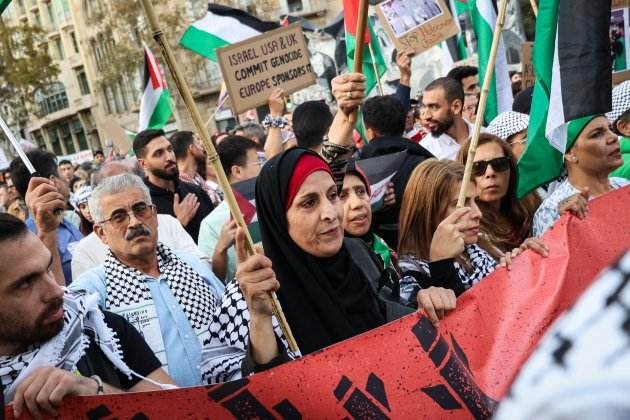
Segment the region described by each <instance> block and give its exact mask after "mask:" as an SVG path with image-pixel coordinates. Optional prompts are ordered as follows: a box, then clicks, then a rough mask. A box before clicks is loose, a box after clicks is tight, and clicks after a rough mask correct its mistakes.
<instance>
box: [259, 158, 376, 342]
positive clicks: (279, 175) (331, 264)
mask: <svg viewBox="0 0 630 420" xmlns="http://www.w3.org/2000/svg"><path fill="white" fill-rule="evenodd" d="M306 153H310V154H313V155H315V156H318V155H316V154H315V153H313V152H311V151H310V150H308V149H303V148H293V149H290V150H287V151H285V152H283V153H281V154H280V155H277V156H275V157H274V158H272V159H271V160H270V161H268V162H267V163H266V164H265V165H264V166H263V169H262V171H261V173H260V175H259V176H258V179H257V181H256V209H257V213H258V220H259V225H260V233H261V236H262V243H263V247H264V249H265V255H267V257H269V258H270V259H271V261H272V263H273V270H274V272H275V273H276V277H277V279H278V281H279V282H280V289H279V290H278V299H279V300H280V304H281V305H282V309H283V311H284V313H285V315H286V317H287V321H288V323H289V326H290V327H291V330H292V332H293V335H294V336H295V339H296V340H297V343H298V346H299V347H300V350H301V352H302V354H308V353H311V352H313V351H316V350H319V349H321V348H324V347H326V346H329V345H331V344H334V343H336V342H338V341H341V340H345V339H347V338H350V337H353V336H355V335H357V334H360V333H362V332H365V331H368V330H370V329H372V328H375V327H377V326H380V325H382V324H384V323H385V315H384V310H383V308H382V306H381V305H380V304H379V302H378V300H377V298H376V295H375V293H374V291H373V290H372V288H371V287H370V285H369V283H368V282H367V280H366V279H365V278H364V277H363V275H362V273H361V270H360V269H359V267H358V266H357V265H356V264H355V263H354V262H353V261H352V258H351V257H350V255H349V253H348V251H347V250H346V248H345V246H342V248H341V250H340V251H339V252H338V253H337V255H335V256H333V257H330V258H317V257H314V256H312V255H310V254H307V253H306V252H304V251H303V250H302V249H301V248H300V247H299V246H298V245H297V244H296V243H295V242H294V241H293V239H291V236H289V230H288V224H287V218H286V211H285V204H286V201H287V193H288V188H289V183H290V181H291V176H292V174H293V172H294V170H295V168H296V165H297V163H298V161H299V159H300V157H302V156H303V155H304V154H306ZM318 157H319V156H318Z"/></svg>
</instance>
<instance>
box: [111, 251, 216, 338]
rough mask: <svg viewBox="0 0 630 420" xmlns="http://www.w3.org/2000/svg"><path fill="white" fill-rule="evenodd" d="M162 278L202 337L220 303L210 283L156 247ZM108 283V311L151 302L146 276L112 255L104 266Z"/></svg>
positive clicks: (171, 253)
mask: <svg viewBox="0 0 630 420" xmlns="http://www.w3.org/2000/svg"><path fill="white" fill-rule="evenodd" d="M157 258H158V267H159V270H160V277H161V278H164V279H165V280H166V283H167V285H168V287H169V288H170V289H171V292H172V293H173V295H174V296H175V298H176V299H177V302H178V303H179V305H180V306H181V308H182V310H183V312H184V314H185V315H186V317H187V318H188V320H189V321H190V325H191V326H192V328H193V329H194V330H195V332H196V333H197V334H198V336H199V335H201V334H202V332H206V331H207V330H208V325H209V324H210V321H211V320H212V313H213V312H214V309H215V308H216V305H217V302H216V299H215V296H214V293H213V291H212V288H211V287H210V285H208V283H207V282H206V281H205V280H204V279H203V278H201V276H200V275H199V273H197V272H196V271H195V270H194V269H193V268H192V267H190V266H189V265H188V264H186V263H185V262H184V261H182V260H181V259H180V258H179V257H178V256H177V255H175V253H174V252H173V251H172V250H171V249H170V248H169V247H168V246H166V245H164V244H162V243H159V242H158V245H157ZM104 268H105V278H106V283H107V300H106V303H105V308H106V309H107V310H111V311H112V312H116V309H117V308H120V307H126V306H133V305H137V304H141V303H147V302H152V301H153V297H152V296H151V292H150V290H149V286H148V285H147V283H146V275H145V274H143V273H141V272H140V271H138V270H136V269H135V268H133V267H129V266H127V265H125V264H123V263H121V262H120V261H119V260H118V259H117V258H116V257H115V256H114V255H113V254H112V252H111V251H109V252H108V254H107V259H106V260H105V264H104Z"/></svg>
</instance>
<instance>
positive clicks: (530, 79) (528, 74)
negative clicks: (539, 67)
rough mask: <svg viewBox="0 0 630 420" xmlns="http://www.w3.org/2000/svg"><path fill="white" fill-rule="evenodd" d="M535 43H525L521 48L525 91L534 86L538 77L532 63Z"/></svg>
mask: <svg viewBox="0 0 630 420" xmlns="http://www.w3.org/2000/svg"><path fill="white" fill-rule="evenodd" d="M533 50H534V43H533V42H523V45H522V46H521V52H522V55H521V57H522V58H521V62H522V64H523V89H527V88H528V87H530V86H534V81H535V80H536V75H535V74H534V63H533V62H532V51H533Z"/></svg>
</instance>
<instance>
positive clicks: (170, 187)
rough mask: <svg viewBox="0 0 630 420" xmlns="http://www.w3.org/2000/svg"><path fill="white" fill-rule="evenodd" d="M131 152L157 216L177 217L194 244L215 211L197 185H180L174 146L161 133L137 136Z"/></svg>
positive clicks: (146, 131)
mask: <svg viewBox="0 0 630 420" xmlns="http://www.w3.org/2000/svg"><path fill="white" fill-rule="evenodd" d="M133 150H134V152H135V154H136V156H137V158H138V163H140V165H141V166H142V168H143V169H144V171H145V172H146V175H147V178H146V179H145V182H146V184H147V186H148V187H149V191H150V192H151V198H152V200H153V203H154V204H155V206H156V208H157V212H158V213H160V214H170V215H171V216H174V217H176V218H177V220H179V222H180V223H181V224H182V226H184V228H185V229H186V232H188V233H189V234H190V236H192V238H193V240H194V241H195V243H196V242H197V241H198V238H199V225H200V224H201V221H202V220H203V218H204V217H206V216H207V215H208V214H209V213H210V212H211V211H212V210H213V209H214V204H212V201H211V200H210V197H209V196H208V194H207V193H205V192H204V191H203V190H202V189H201V188H200V187H198V186H197V185H194V184H189V183H187V182H182V181H180V179H179V169H178V167H177V160H176V157H175V153H174V151H173V146H172V145H171V143H170V142H169V141H168V139H167V138H166V136H165V135H164V131H163V130H152V129H148V130H144V131H141V132H139V133H138V134H137V135H136V138H135V139H134V141H133Z"/></svg>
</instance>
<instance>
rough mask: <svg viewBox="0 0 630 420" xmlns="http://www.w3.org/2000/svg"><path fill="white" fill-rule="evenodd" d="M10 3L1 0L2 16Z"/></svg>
mask: <svg viewBox="0 0 630 420" xmlns="http://www.w3.org/2000/svg"><path fill="white" fill-rule="evenodd" d="M10 3H11V0H0V15H1V14H2V12H4V9H6V8H7V7H8V6H9V4H10Z"/></svg>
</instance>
